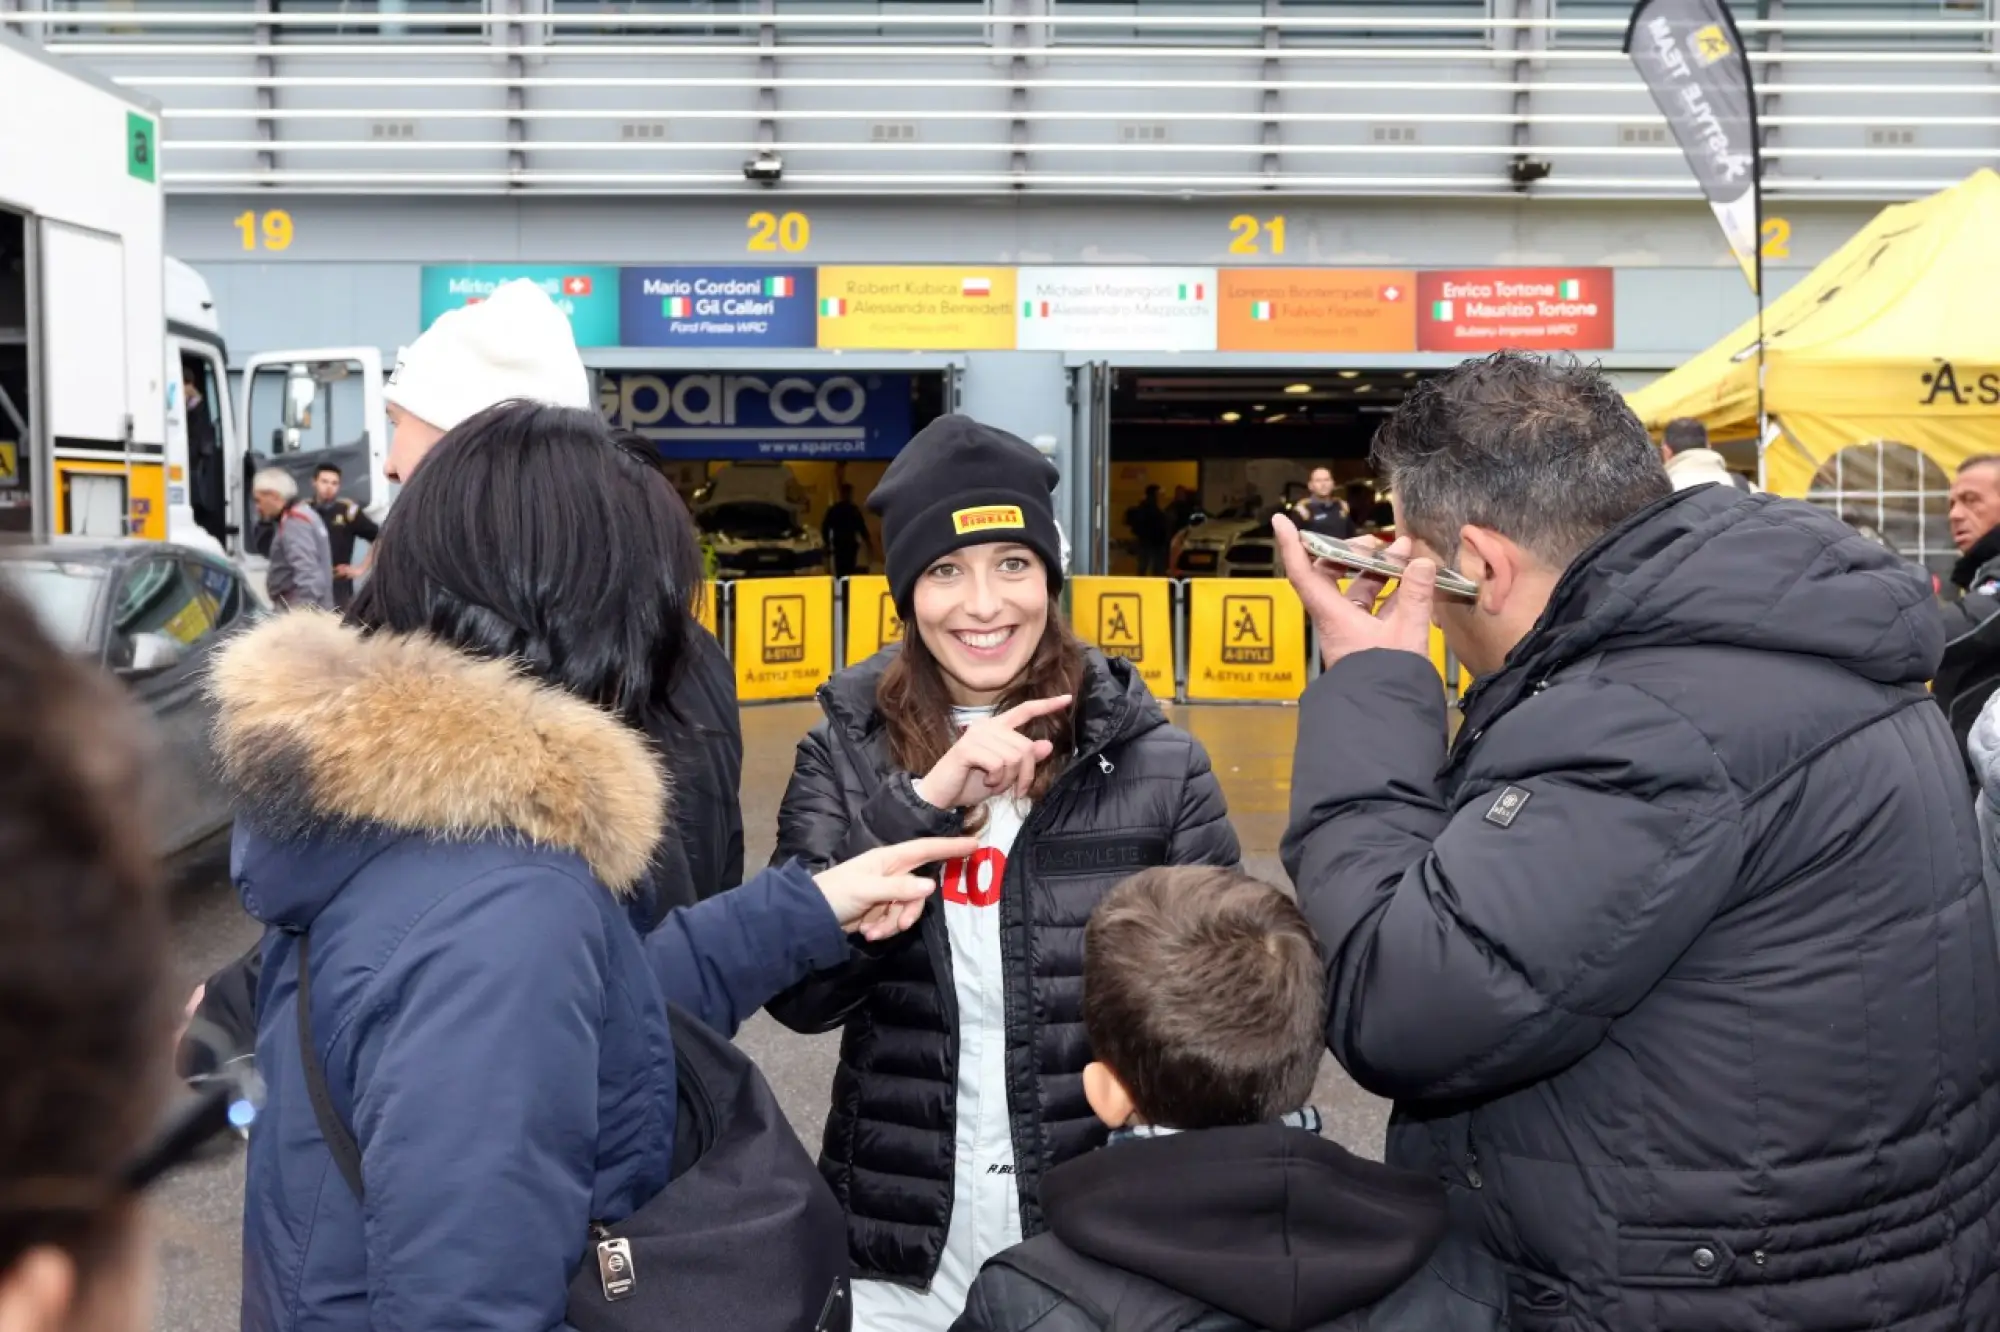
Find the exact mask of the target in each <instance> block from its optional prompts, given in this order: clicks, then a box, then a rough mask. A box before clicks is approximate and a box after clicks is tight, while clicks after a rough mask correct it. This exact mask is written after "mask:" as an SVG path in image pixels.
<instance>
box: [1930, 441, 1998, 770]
mask: <svg viewBox="0 0 2000 1332" xmlns="http://www.w3.org/2000/svg"><path fill="white" fill-rule="evenodd" d="M1951 543H1952V545H1954V546H1956V547H1958V563H1957V565H1956V566H1954V567H1953V569H1952V571H1951V583H1952V586H1953V587H1954V588H1956V589H1957V594H1956V596H1955V598H1954V599H1952V600H1949V601H1944V602H1941V603H1940V604H1939V606H1938V612H1939V614H1941V615H1942V616H1943V617H1944V633H1945V648H1944V663H1943V664H1942V665H1940V666H1939V667H1938V673H1937V679H1936V680H1934V681H1932V682H1931V692H1932V693H1934V694H1935V695H1937V701H1938V705H1939V706H1940V707H1942V708H1943V709H1944V713H1945V716H1946V717H1947V718H1949V719H1950V721H1951V730H1952V734H1953V735H1955V736H1957V737H1958V748H1959V752H1960V753H1961V754H1963V753H1964V752H1965V739H1966V737H1967V736H1968V735H1970V734H1971V733H1972V723H1973V722H1974V721H1976V720H1977V719H1978V717H1979V710H1980V709H1981V708H1983V707H1985V706H1986V700H1987V699H1989V698H1991V697H1992V696H1993V693H1994V691H1995V690H1996V689H2000V456H1996V455H1993V454H1986V455H1983V456H1981V457H1977V458H1968V459H1966V460H1965V461H1964V462H1962V463H1960V464H1959V466H1958V477H1957V478H1956V479H1955V480H1954V481H1953V482H1952V483H1951ZM1967 762H1968V765H1969V764H1970V760H1969V759H1968V760H1967ZM1966 771H1967V773H1968V775H1969V774H1970V773H1971V768H1970V767H1969V766H1968V767H1967V770H1966Z"/></svg>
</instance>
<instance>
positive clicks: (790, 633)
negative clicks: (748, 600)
mask: <svg viewBox="0 0 2000 1332" xmlns="http://www.w3.org/2000/svg"><path fill="white" fill-rule="evenodd" d="M805 659H806V599H805V598H804V597H766V598H764V664H765V665H766V666H781V665H785V664H786V663H789V662H795V661H804V660H805Z"/></svg>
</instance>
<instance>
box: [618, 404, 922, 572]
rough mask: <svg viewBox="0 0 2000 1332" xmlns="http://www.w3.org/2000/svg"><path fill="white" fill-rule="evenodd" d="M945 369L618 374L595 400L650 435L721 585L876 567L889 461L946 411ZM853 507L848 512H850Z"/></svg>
mask: <svg viewBox="0 0 2000 1332" xmlns="http://www.w3.org/2000/svg"><path fill="white" fill-rule="evenodd" d="M946 381H947V375H946V374H945V372H942V371H934V372H917V373H908V374H903V373H898V374H878V373H873V372H863V371H824V372H822V371H789V370H787V371H776V372H760V371H756V370H740V371H737V370H732V371H713V370H686V371H681V370H643V371H640V370H610V371H604V372H602V373H601V374H600V375H599V376H598V395H599V405H600V407H601V408H602V409H603V412H604V415H605V418H606V419H607V420H608V421H610V422H611V424H612V425H614V426H617V427H620V428H622V429H627V430H631V431H634V432H636V433H638V434H639V435H642V436H644V437H645V438H646V439H648V440H649V441H651V442H652V444H653V446H654V447H655V448H657V449H658V450H659V453H660V457H661V458H662V460H663V461H664V464H665V467H666V471H667V474H668V477H669V478H670V479H671V480H672V481H673V484H674V488H675V489H676V490H677V491H679V492H680V496H681V498H682V500H684V501H685V502H686V503H687V506H688V508H689V510H690V511H691V512H692V513H693V515H694V520H695V526H696V528H697V529H698V530H699V531H700V533H701V537H702V545H703V549H704V552H705V553H706V555H707V556H708V559H709V562H710V571H711V573H712V575H713V576H714V577H717V578H744V577H759V578H767V577H773V576H783V575H787V574H835V575H837V576H843V577H844V576H846V575H849V574H854V573H863V572H869V571H871V570H872V571H875V572H880V570H881V568H882V533H881V528H880V524H879V522H878V521H877V520H876V518H875V516H874V515H873V514H871V513H869V512H868V511H867V504H868V497H869V496H870V495H871V494H873V493H874V490H875V487H876V485H877V484H878V483H879V482H880V481H881V479H882V473H883V472H884V471H886V470H887V469H888V466H889V463H890V460H892V459H893V458H894V457H895V456H896V454H897V453H898V452H899V451H900V450H901V449H902V447H903V445H904V444H906V443H908V442H909V439H910V437H911V436H912V435H914V434H915V433H916V432H917V431H919V430H921V429H923V428H924V427H925V426H926V425H929V424H930V423H931V422H932V421H934V420H936V419H937V418H938V417H940V416H942V415H944V413H945V411H946V403H947V401H948V397H949V386H948V384H947V382H946ZM850 506H851V507H850Z"/></svg>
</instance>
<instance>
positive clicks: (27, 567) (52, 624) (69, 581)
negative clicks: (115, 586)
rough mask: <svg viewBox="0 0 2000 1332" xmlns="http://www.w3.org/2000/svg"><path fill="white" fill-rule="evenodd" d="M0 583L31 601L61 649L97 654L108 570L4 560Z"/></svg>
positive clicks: (75, 565)
mask: <svg viewBox="0 0 2000 1332" xmlns="http://www.w3.org/2000/svg"><path fill="white" fill-rule="evenodd" d="M0 582H4V583H6V585H7V586H8V587H10V588H12V589H13V590H14V591H15V592H17V593H19V594H20V595H21V596H22V597H23V598H24V599H25V600H26V601H27V603H28V605H29V606H30V607H32V608H33V609H34V612H35V616H36V618H37V619H39V620H40V621H41V623H42V628H43V629H45V630H47V631H48V634H49V636H50V637H51V638H53V639H55V640H56V642H57V643H58V644H59V645H61V646H62V647H64V648H66V649H68V650H69V651H71V652H76V653H89V652H94V651H96V649H97V600H98V598H99V597H100V596H101V595H103V592H104V570H102V569H100V568H98V567H97V566H96V565H94V564H67V563H59V562H57V561H54V560H0Z"/></svg>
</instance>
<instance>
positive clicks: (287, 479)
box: [250, 467, 299, 504]
mask: <svg viewBox="0 0 2000 1332" xmlns="http://www.w3.org/2000/svg"><path fill="white" fill-rule="evenodd" d="M250 493H251V494H253V495H276V496H277V497H278V498H279V499H281V500H283V501H284V502H285V503H287V504H290V503H291V502H292V501H293V500H295V499H297V498H298V497H299V482H298V478H297V477H295V476H293V475H292V474H291V473H290V472H287V471H285V470H284V469H283V468H282V467H266V468H265V469H264V470H263V471H261V472H259V473H257V475H256V476H255V477H253V478H251V481H250Z"/></svg>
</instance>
